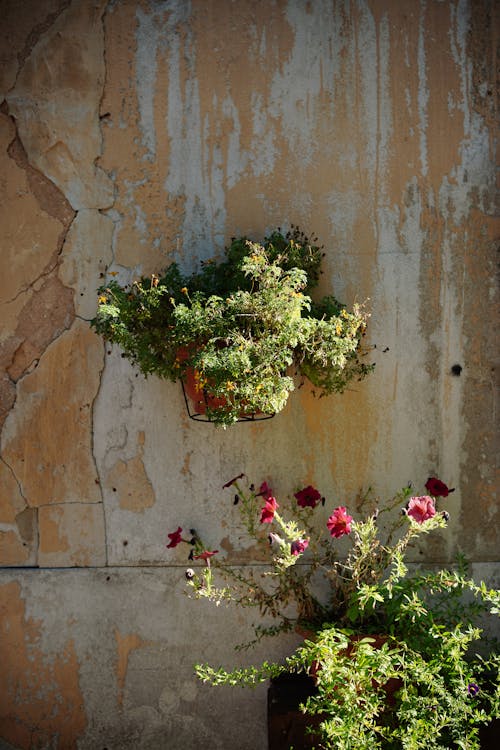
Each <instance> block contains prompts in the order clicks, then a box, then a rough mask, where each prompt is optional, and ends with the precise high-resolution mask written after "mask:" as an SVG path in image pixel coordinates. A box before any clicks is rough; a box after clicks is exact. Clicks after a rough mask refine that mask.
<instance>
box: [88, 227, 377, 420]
mask: <svg viewBox="0 0 500 750" xmlns="http://www.w3.org/2000/svg"><path fill="white" fill-rule="evenodd" d="M322 255H323V253H322V252H321V248H319V247H317V246H315V245H312V244H311V243H310V242H309V240H308V239H307V238H306V237H305V236H304V235H303V234H302V233H300V232H299V231H298V230H296V229H294V230H293V231H292V232H290V233H288V234H287V235H286V236H283V235H282V234H281V232H274V233H273V234H272V235H271V236H270V237H268V238H267V239H266V240H265V241H264V243H262V244H259V243H255V242H250V241H249V240H247V239H245V238H241V239H239V240H236V239H235V240H233V241H232V243H231V245H230V247H229V248H228V250H227V259H226V260H225V261H223V262H222V263H220V264H213V263H206V264H205V265H204V266H203V268H202V270H201V271H200V272H199V273H196V274H193V275H192V276H188V277H185V276H182V274H181V272H180V270H179V268H178V267H177V265H176V264H175V263H174V264H172V265H171V266H170V267H169V268H168V269H167V270H166V272H165V273H164V275H163V276H162V277H159V276H156V275H154V274H153V276H151V278H142V279H140V280H139V281H136V282H134V283H133V284H132V285H131V286H126V287H121V286H120V285H119V284H118V283H117V282H115V281H111V282H110V283H109V284H108V285H107V286H103V287H101V289H100V290H99V308H98V312H97V316H96V317H95V318H94V320H92V321H91V325H92V326H93V327H94V328H95V330H96V331H97V332H98V333H100V334H101V335H102V336H103V337H104V338H105V339H107V340H109V341H112V342H116V343H117V344H118V345H119V346H120V347H121V348H122V350H123V353H124V356H126V357H129V358H130V359H131V360H132V362H133V363H134V364H137V365H138V366H139V368H140V369H141V371H142V372H143V373H144V374H145V375H149V374H156V375H158V376H160V377H163V378H167V379H169V380H172V381H174V382H175V381H177V380H180V381H181V383H182V385H183V388H184V393H185V395H186V398H187V402H188V403H190V402H191V401H192V402H194V403H193V405H192V407H191V406H190V407H189V408H188V412H189V415H190V416H191V417H192V418H193V419H197V420H200V421H212V422H213V423H214V424H216V425H222V426H223V427H227V426H229V425H231V424H233V423H234V422H241V421H244V422H248V421H255V420H257V419H269V417H270V416H272V415H274V414H277V413H278V412H280V411H281V410H282V409H283V408H284V407H285V405H286V403H287V401H288V397H289V395H290V393H291V392H292V391H293V390H294V380H293V378H292V377H290V375H289V374H288V372H289V370H290V368H292V367H294V368H295V370H296V371H297V372H298V373H299V374H300V375H301V376H303V377H307V378H308V379H309V380H310V381H311V383H312V385H313V386H314V387H315V388H316V389H317V392H318V395H322V394H323V395H325V394H328V393H334V392H339V393H341V392H342V391H343V390H344V389H345V388H346V386H347V384H348V383H349V382H350V381H351V380H353V379H355V380H360V379H361V378H363V377H364V376H365V375H366V374H367V373H368V372H370V370H371V369H373V368H372V365H369V364H365V363H364V362H363V361H362V356H363V352H362V346H361V341H362V337H363V336H364V331H365V326H366V320H367V317H368V316H367V314H366V313H365V312H364V311H363V309H362V308H361V307H360V306H355V307H354V309H353V311H352V312H348V311H347V309H346V307H345V306H344V305H341V304H340V303H339V302H338V301H337V300H336V299H335V298H334V297H332V296H328V297H324V298H323V299H322V300H321V301H320V302H318V303H313V302H312V300H311V298H310V297H309V296H308V295H309V292H310V291H311V290H312V288H313V287H314V286H315V285H316V284H317V281H318V278H319V266H320V263H321V258H322ZM200 342H201V343H200ZM183 348H186V350H187V351H188V356H186V357H183V356H182V355H181V356H179V352H180V351H182V349H183ZM190 370H192V371H193V372H192V373H191V372H190Z"/></svg>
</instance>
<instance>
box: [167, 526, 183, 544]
mask: <svg viewBox="0 0 500 750" xmlns="http://www.w3.org/2000/svg"><path fill="white" fill-rule="evenodd" d="M168 538H169V539H170V542H169V544H167V549H168V548H169V547H177V545H178V544H180V543H181V542H183V541H184V539H183V538H182V529H181V527H180V526H179V528H178V529H177V531H174V532H173V533H172V534H169V535H168Z"/></svg>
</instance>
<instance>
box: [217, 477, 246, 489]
mask: <svg viewBox="0 0 500 750" xmlns="http://www.w3.org/2000/svg"><path fill="white" fill-rule="evenodd" d="M244 476H245V475H244V474H238V476H237V477H233V478H232V479H230V480H229V482H226V484H223V485H222V489H223V490H225V489H226V488H227V487H231V485H232V484H234V483H235V482H237V481H238V479H242V478H243V477H244Z"/></svg>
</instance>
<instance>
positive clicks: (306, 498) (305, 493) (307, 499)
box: [294, 484, 321, 508]
mask: <svg viewBox="0 0 500 750" xmlns="http://www.w3.org/2000/svg"><path fill="white" fill-rule="evenodd" d="M294 497H295V498H296V499H297V505H300V507H301V508H315V507H316V506H317V504H318V503H319V502H320V501H321V495H320V494H319V492H318V490H317V489H315V488H314V487H312V486H311V485H310V484H309V485H308V486H307V487H304V489H303V490H300V491H299V492H296V493H295V495H294Z"/></svg>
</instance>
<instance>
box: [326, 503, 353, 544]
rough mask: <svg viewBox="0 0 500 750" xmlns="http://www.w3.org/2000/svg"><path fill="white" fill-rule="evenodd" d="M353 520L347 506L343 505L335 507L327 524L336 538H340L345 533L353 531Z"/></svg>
mask: <svg viewBox="0 0 500 750" xmlns="http://www.w3.org/2000/svg"><path fill="white" fill-rule="evenodd" d="M352 521H353V517H352V516H349V515H348V514H347V508H345V507H344V506H341V507H340V508H335V510H334V511H333V513H332V515H331V516H330V518H329V519H328V521H327V522H326V525H327V527H328V529H329V531H330V534H331V535H332V536H334V537H335V538H336V539H339V537H341V536H344V534H350V533H351V523H352Z"/></svg>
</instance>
